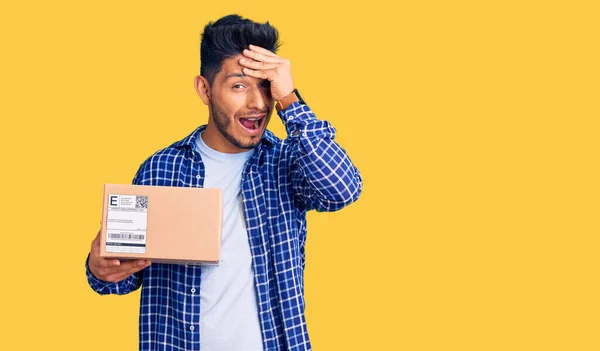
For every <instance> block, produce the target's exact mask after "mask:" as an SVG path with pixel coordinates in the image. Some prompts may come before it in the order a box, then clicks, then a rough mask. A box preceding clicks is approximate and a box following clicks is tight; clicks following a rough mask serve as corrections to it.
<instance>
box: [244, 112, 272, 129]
mask: <svg viewBox="0 0 600 351" xmlns="http://www.w3.org/2000/svg"><path fill="white" fill-rule="evenodd" d="M266 117H267V115H261V116H256V117H244V118H240V119H239V121H240V124H241V125H242V127H244V128H245V129H246V130H248V131H250V132H256V131H258V130H259V129H260V127H261V126H262V125H263V123H264V120H265V119H266Z"/></svg>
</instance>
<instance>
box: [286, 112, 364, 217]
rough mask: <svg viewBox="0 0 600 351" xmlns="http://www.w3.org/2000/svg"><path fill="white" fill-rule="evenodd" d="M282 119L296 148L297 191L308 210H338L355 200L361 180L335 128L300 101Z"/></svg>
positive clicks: (291, 143) (360, 187) (291, 142)
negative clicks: (341, 144)
mask: <svg viewBox="0 0 600 351" xmlns="http://www.w3.org/2000/svg"><path fill="white" fill-rule="evenodd" d="M279 116H280V117H281V119H282V121H283V122H284V124H285V127H286V130H287V132H288V139H289V142H290V145H291V147H292V148H293V151H292V152H293V158H294V160H293V162H294V164H293V168H294V172H295V175H296V176H294V188H295V189H296V191H297V192H298V193H299V194H301V197H302V198H304V200H305V202H306V203H307V205H308V207H309V208H314V209H316V210H317V211H336V210H339V209H341V208H343V207H345V206H347V205H348V204H350V203H352V202H354V201H356V200H357V199H358V197H359V195H360V193H361V191H362V178H361V176H360V172H359V171H358V169H357V168H356V167H355V166H354V165H353V164H352V161H351V160H350V158H349V157H348V155H347V153H346V151H345V150H344V149H343V148H342V147H341V146H340V145H339V144H337V143H336V142H335V140H334V139H335V134H336V131H335V128H333V126H331V124H330V123H329V122H327V121H324V120H318V119H317V118H316V116H315V114H314V113H313V112H312V111H311V110H310V108H309V107H308V106H307V105H304V104H300V103H297V102H296V103H293V104H292V105H290V106H289V107H288V108H287V109H286V110H284V111H280V112H279Z"/></svg>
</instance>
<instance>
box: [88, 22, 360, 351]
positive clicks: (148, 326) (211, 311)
mask: <svg viewBox="0 0 600 351" xmlns="http://www.w3.org/2000/svg"><path fill="white" fill-rule="evenodd" d="M277 47H278V34H277V31H276V29H275V28H273V27H272V26H270V25H269V24H268V22H267V23H265V24H259V23H255V22H253V21H250V20H248V19H242V18H241V17H239V16H237V15H230V16H226V17H223V18H221V19H219V20H218V21H216V22H214V23H209V24H208V25H207V26H206V27H205V28H204V33H203V35H202V42H201V49H200V50H201V68H200V75H199V76H198V77H196V80H195V86H196V91H197V92H198V95H199V96H200V98H201V99H202V101H203V102H204V104H206V105H208V107H209V120H208V124H207V125H205V126H201V127H199V128H198V129H196V130H195V131H194V132H193V133H192V134H190V135H189V136H188V137H186V138H184V139H183V140H181V141H178V142H176V143H174V144H172V145H171V146H169V147H167V148H165V149H162V150H160V151H158V152H156V153H155V154H154V155H152V156H150V157H149V158H148V159H147V160H146V161H145V162H144V163H143V164H142V165H141V166H140V168H139V170H138V172H137V174H136V175H135V178H134V179H133V184H138V185H158V186H185V187H207V188H208V187H212V188H215V187H218V188H222V189H223V204H224V209H223V214H224V215H223V241H222V246H221V260H220V264H219V266H216V267H213V266H210V267H209V266H194V265H177V264H158V263H154V264H152V265H151V264H150V262H148V261H144V260H136V261H126V262H119V261H118V260H114V259H103V258H101V257H99V252H100V246H99V245H100V244H99V238H98V237H96V239H95V240H94V241H93V242H92V247H91V252H90V255H89V257H88V261H87V262H86V270H87V278H88V281H89V283H90V286H91V287H92V288H93V289H94V290H95V291H96V292H98V293H99V294H127V293H130V292H132V291H134V290H136V289H138V288H139V287H140V286H141V287H142V293H141V301H140V319H139V322H140V334H139V343H140V350H203V351H214V350H224V351H225V350H227V351H230V350H231V351H233V350H236V351H237V350H245V351H253V350H310V349H311V346H310V342H309V339H308V333H307V330H306V323H305V319H304V264H305V255H304V244H305V240H306V212H307V211H309V210H313V209H314V210H317V211H336V210H339V209H341V208H343V207H344V206H346V205H348V204H350V203H352V202H354V201H356V200H357V198H358V196H359V195H360V193H361V191H362V180H361V177H360V174H359V172H358V170H357V169H356V168H355V167H354V166H353V165H352V163H351V161H350V159H349V158H348V156H347V155H346V153H345V151H344V150H343V149H342V148H341V147H340V146H339V145H338V144H336V143H335V141H334V137H335V129H334V128H333V127H332V126H331V125H330V124H329V123H328V122H326V121H322V120H318V119H316V117H315V115H314V114H313V112H312V111H311V110H310V108H309V107H308V106H307V105H306V104H305V103H304V101H303V100H302V99H301V97H300V94H299V93H298V91H297V90H296V89H295V87H294V82H293V80H292V72H291V68H290V62H289V61H288V60H286V59H283V58H281V57H279V56H277V55H276V54H275V53H276V51H277ZM274 105H275V107H276V109H277V110H278V112H277V114H278V115H279V117H280V118H281V120H282V121H283V123H284V125H285V128H286V131H287V134H288V136H287V138H286V139H285V140H280V139H278V138H277V137H276V136H275V135H273V134H272V133H271V132H270V131H268V130H266V126H267V124H268V123H269V119H270V116H271V112H272V109H273V107H274Z"/></svg>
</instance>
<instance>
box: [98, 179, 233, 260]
mask: <svg viewBox="0 0 600 351" xmlns="http://www.w3.org/2000/svg"><path fill="white" fill-rule="evenodd" d="M103 203H104V206H103V210H102V230H101V233H100V236H101V247H100V256H101V257H111V258H119V259H147V260H151V261H152V262H163V263H182V264H183V263H185V264H218V263H219V254H220V247H221V236H222V224H223V193H222V190H221V189H206V188H184V187H166V186H143V185H125V184H105V185H104V202H103Z"/></svg>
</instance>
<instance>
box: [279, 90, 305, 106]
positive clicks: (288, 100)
mask: <svg viewBox="0 0 600 351" xmlns="http://www.w3.org/2000/svg"><path fill="white" fill-rule="evenodd" d="M294 102H300V103H302V104H303V103H304V100H302V97H300V93H299V92H298V89H294V90H293V91H292V92H291V93H289V94H288V95H286V96H284V97H283V98H282V99H281V100H277V101H276V102H275V108H276V109H277V111H283V110H285V109H287V108H288V107H289V106H290V105H291V104H293V103H294Z"/></svg>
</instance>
